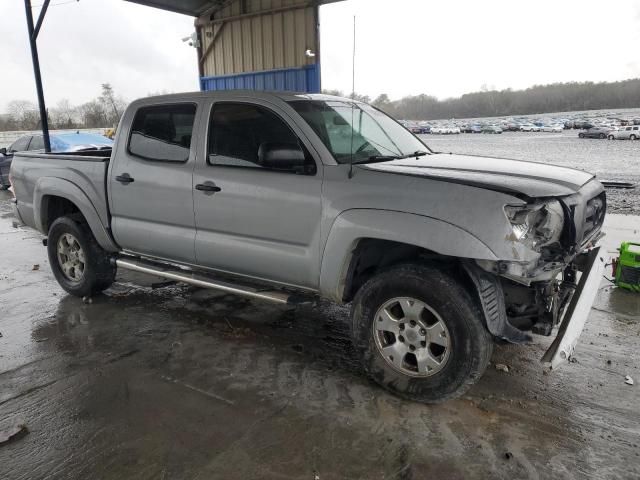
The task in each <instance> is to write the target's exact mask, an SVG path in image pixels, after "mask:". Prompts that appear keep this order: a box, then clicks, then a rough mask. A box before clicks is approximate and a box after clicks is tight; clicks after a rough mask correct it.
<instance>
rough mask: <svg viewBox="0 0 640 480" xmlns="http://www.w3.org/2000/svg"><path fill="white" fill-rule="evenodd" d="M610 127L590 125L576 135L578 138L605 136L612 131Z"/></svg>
mask: <svg viewBox="0 0 640 480" xmlns="http://www.w3.org/2000/svg"><path fill="white" fill-rule="evenodd" d="M612 131H614V130H612V129H611V128H608V127H591V128H589V129H588V130H585V131H584V132H580V133H579V134H578V137H580V138H607V137H608V136H609V133H610V132H612Z"/></svg>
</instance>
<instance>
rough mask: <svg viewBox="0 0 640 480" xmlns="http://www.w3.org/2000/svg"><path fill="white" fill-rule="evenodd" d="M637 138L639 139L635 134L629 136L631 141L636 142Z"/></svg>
mask: <svg viewBox="0 0 640 480" xmlns="http://www.w3.org/2000/svg"><path fill="white" fill-rule="evenodd" d="M636 138H637V137H636V136H635V135H633V134H631V135H629V140H636Z"/></svg>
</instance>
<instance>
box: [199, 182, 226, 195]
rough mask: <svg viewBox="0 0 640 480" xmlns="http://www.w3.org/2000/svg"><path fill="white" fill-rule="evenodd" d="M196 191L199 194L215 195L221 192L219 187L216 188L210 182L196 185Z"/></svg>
mask: <svg viewBox="0 0 640 480" xmlns="http://www.w3.org/2000/svg"><path fill="white" fill-rule="evenodd" d="M196 190H200V191H201V192H206V193H216V192H220V191H222V189H221V188H220V187H217V186H216V185H214V184H213V183H211V182H207V183H199V184H197V185H196Z"/></svg>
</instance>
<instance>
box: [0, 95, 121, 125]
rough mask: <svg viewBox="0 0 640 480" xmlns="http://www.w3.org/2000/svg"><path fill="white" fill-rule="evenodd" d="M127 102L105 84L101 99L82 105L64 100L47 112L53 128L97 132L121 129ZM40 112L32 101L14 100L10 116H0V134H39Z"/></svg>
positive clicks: (8, 112) (8, 107)
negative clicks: (82, 129) (36, 132)
mask: <svg viewBox="0 0 640 480" xmlns="http://www.w3.org/2000/svg"><path fill="white" fill-rule="evenodd" d="M125 106H126V102H125V100H124V99H122V98H121V97H118V96H116V95H115V93H114V91H113V88H112V87H111V85H110V84H108V83H104V84H102V89H101V93H100V95H98V96H97V97H96V98H95V99H93V100H90V101H89V102H86V103H83V104H82V105H73V104H72V103H71V102H70V101H69V100H67V99H63V100H60V101H59V102H58V103H57V104H56V105H55V106H54V107H52V108H48V109H47V119H48V120H49V128H51V129H58V128H96V127H113V126H115V125H117V123H118V120H119V119H120V115H121V114H122V112H123V111H124V108H125ZM41 127H42V125H41V123H40V111H39V110H38V107H37V105H35V104H34V103H33V102H31V101H29V100H13V101H11V102H9V104H8V105H7V113H6V114H4V115H0V131H10V130H37V129H39V128H41Z"/></svg>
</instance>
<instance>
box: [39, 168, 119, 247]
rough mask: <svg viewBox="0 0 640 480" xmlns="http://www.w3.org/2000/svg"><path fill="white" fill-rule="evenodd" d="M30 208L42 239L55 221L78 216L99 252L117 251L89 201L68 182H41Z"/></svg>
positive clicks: (53, 179) (45, 178) (50, 180)
mask: <svg viewBox="0 0 640 480" xmlns="http://www.w3.org/2000/svg"><path fill="white" fill-rule="evenodd" d="M33 205H34V206H35V208H34V222H35V226H36V228H37V229H38V230H40V231H41V232H42V233H44V234H45V235H46V234H47V232H48V230H49V227H50V226H51V224H52V223H53V222H54V221H55V219H56V218H59V217H60V216H63V215H66V214H72V215H73V214H80V215H82V217H83V219H84V220H85V221H86V222H87V224H88V225H89V228H90V229H91V233H93V236H94V237H95V239H96V241H97V242H98V244H99V245H100V246H101V247H102V248H103V249H105V250H107V251H110V252H115V251H118V250H119V249H118V246H117V245H116V244H115V243H114V241H113V239H112V238H111V235H110V234H109V232H108V231H107V229H106V228H105V226H104V225H103V223H102V221H101V220H100V216H99V215H98V212H97V211H96V208H95V206H94V205H93V203H92V202H91V200H90V199H89V197H87V195H86V194H85V193H84V192H83V191H82V190H81V189H80V188H79V187H78V186H77V185H75V184H73V183H72V182H69V181H68V180H64V179H59V178H50V177H44V178H41V179H40V180H38V182H37V184H36V186H35V188H34V192H33Z"/></svg>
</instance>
